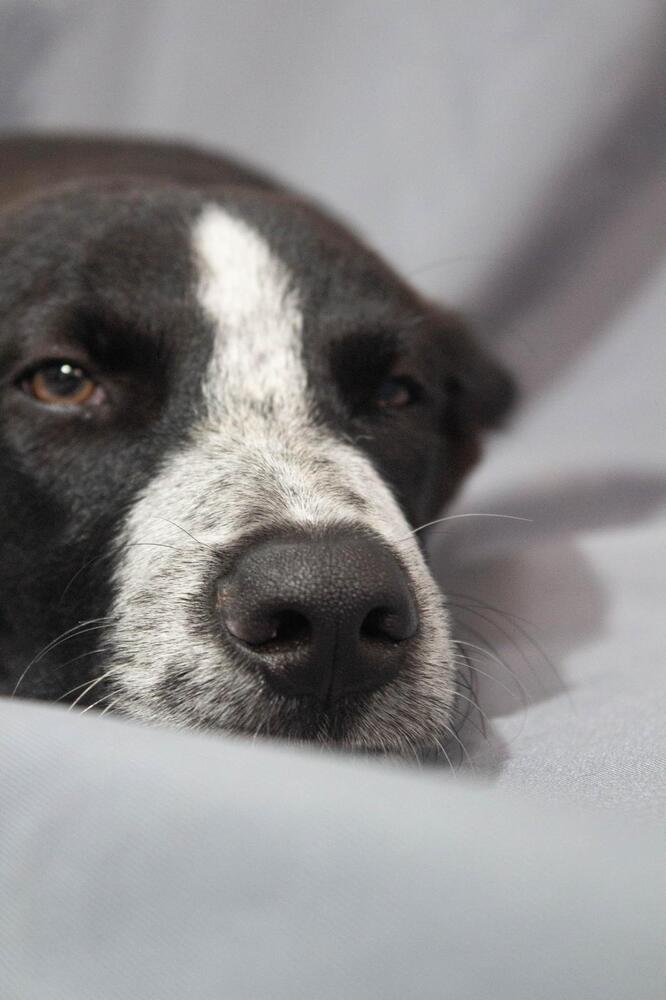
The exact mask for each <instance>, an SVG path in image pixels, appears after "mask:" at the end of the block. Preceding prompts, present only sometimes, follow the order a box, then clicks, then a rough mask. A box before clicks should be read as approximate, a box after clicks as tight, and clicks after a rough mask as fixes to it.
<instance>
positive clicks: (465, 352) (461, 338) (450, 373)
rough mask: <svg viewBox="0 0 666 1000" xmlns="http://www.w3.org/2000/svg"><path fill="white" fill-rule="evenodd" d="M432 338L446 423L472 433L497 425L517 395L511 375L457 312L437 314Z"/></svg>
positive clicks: (509, 409) (499, 425)
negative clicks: (434, 343)
mask: <svg viewBox="0 0 666 1000" xmlns="http://www.w3.org/2000/svg"><path fill="white" fill-rule="evenodd" d="M435 337H436V342H437V355H438V356H437V370H438V371H439V373H440V379H441V382H440V384H441V387H442V390H443V393H444V397H445V400H446V406H445V415H446V421H447V424H448V426H449V427H451V428H453V429H455V430H457V431H458V432H464V433H467V434H472V435H474V434H476V433H479V432H481V431H484V430H489V429H493V428H498V427H501V426H502V424H503V423H504V421H505V420H506V418H507V417H508V416H509V414H510V413H511V411H512V409H513V407H514V405H515V403H516V399H517V395H518V394H517V389H516V384H515V382H514V380H513V378H512V377H511V375H510V374H509V373H508V372H507V371H506V370H505V369H504V367H503V366H502V365H501V363H500V362H499V361H497V360H495V359H494V358H493V357H492V356H491V354H490V353H489V352H488V351H486V350H485V349H484V348H483V347H482V346H481V345H480V344H479V343H478V342H477V341H476V339H475V338H474V337H473V335H472V334H471V332H470V331H469V329H468V327H467V324H466V322H465V321H464V320H463V319H462V318H461V317H460V316H459V315H458V314H457V313H452V312H440V313H439V315H438V323H437V332H436V334H435Z"/></svg>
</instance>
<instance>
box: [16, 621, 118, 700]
mask: <svg viewBox="0 0 666 1000" xmlns="http://www.w3.org/2000/svg"><path fill="white" fill-rule="evenodd" d="M114 620H115V619H114V618H113V617H111V616H106V617H104V618H90V619H89V620H88V621H84V622H79V623H78V624H77V625H74V626H72V628H69V629H67V630H66V631H65V632H63V633H61V635H59V636H57V637H56V638H55V639H52V640H51V642H49V643H48V644H47V645H46V646H44V648H43V649H41V650H40V651H39V653H37V655H36V656H35V657H34V658H33V659H32V660H31V661H30V663H29V664H28V666H27V667H26V668H25V670H24V671H23V673H22V674H21V676H20V677H19V679H18V680H17V682H16V685H15V687H14V690H13V691H12V693H11V697H12V698H13V697H14V695H15V694H16V692H17V691H18V689H19V687H20V685H21V684H22V683H23V680H24V679H25V677H26V675H27V673H28V671H29V670H31V669H32V667H34V666H35V665H36V664H37V663H39V661H40V660H42V659H43V658H44V657H45V656H46V655H47V654H48V653H50V652H51V651H52V650H54V649H56V647H57V646H59V645H60V644H61V643H63V642H67V641H68V640H69V639H77V638H78V637H79V636H81V635H87V633H88V632H96V631H98V630H101V629H104V628H106V627H107V625H108V623H109V622H111V621H114Z"/></svg>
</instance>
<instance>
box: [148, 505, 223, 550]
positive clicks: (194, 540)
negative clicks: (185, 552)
mask: <svg viewBox="0 0 666 1000" xmlns="http://www.w3.org/2000/svg"><path fill="white" fill-rule="evenodd" d="M153 517H155V518H156V519H157V520H158V521H165V522H166V523H167V524H172V525H173V527H174V528H178V530H179V531H182V532H183V533H184V534H186V535H187V537H188V538H191V539H192V541H193V542H196V543H197V545H200V546H201V548H202V549H205V550H206V551H207V552H213V551H214V550H213V547H212V546H211V545H206V543H205V542H202V541H200V539H198V538H197V537H196V536H195V535H193V534H192V532H191V531H188V530H187V528H184V527H183V526H182V524H177V523H176V521H172V520H171V519H170V518H168V517H162V516H161V515H160V514H153Z"/></svg>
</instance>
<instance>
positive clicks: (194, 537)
mask: <svg viewBox="0 0 666 1000" xmlns="http://www.w3.org/2000/svg"><path fill="white" fill-rule="evenodd" d="M0 374H1V380H2V381H1V384H0V503H1V505H2V517H1V523H0V664H3V665H4V671H5V684H6V687H7V689H9V690H11V689H13V688H14V687H15V688H16V690H17V693H18V694H24V695H33V696H38V697H45V698H53V699H56V698H59V697H65V698H67V699H69V700H71V701H73V700H75V699H77V698H79V697H80V698H81V701H80V704H90V705H92V704H95V703H96V702H99V703H100V705H101V706H113V708H115V709H116V710H118V711H120V712H123V713H125V714H128V715H131V716H135V717H138V718H141V719H145V720H155V721H164V722H168V723H173V724H175V725H179V726H196V727H205V728H209V727H221V728H224V729H227V730H232V731H236V732H243V733H251V734H255V733H256V734H262V735H263V734H265V735H285V736H290V737H293V738H299V739H311V740H315V741H318V742H321V743H326V744H330V743H336V744H339V745H342V746H347V747H359V748H362V747H364V748H369V749H387V750H393V751H399V750H405V749H407V748H414V747H415V746H418V747H434V746H436V745H437V743H438V741H440V740H441V739H442V735H443V734H445V733H446V731H447V728H448V727H449V725H450V722H451V713H452V709H453V704H454V699H455V694H456V685H455V675H456V666H455V657H454V655H453V653H452V647H451V643H450V636H449V629H448V624H447V616H446V611H445V607H444V603H443V599H442V597H441V595H440V593H439V591H438V588H437V586H436V585H435V583H434V581H433V579H432V577H431V575H430V573H429V571H428V569H427V566H426V564H425V561H424V558H423V555H422V552H421V549H420V546H419V541H418V538H417V537H416V536H415V535H414V534H413V533H412V531H413V529H414V528H415V527H418V526H419V525H420V524H422V523H423V522H425V521H428V520H429V519H431V518H433V517H434V516H435V515H436V513H437V511H438V509H439V508H440V507H441V504H442V502H443V501H445V500H446V499H448V498H449V497H450V496H451V495H452V494H453V492H454V491H455V489H456V488H457V486H458V484H459V482H460V480H461V478H462V477H463V475H464V473H465V472H466V470H467V469H468V468H469V467H470V466H471V465H472V464H473V462H474V461H475V460H476V457H477V455H478V451H479V439H480V435H481V434H482V432H483V431H484V430H485V429H486V428H488V427H492V426H494V425H496V424H497V423H498V422H499V421H500V420H501V418H502V417H503V415H504V414H505V412H506V410H507V408H508V406H509V403H510V400H511V395H512V392H511V385H510V382H509V380H508V379H507V377H506V376H505V375H504V374H503V373H502V372H501V370H500V369H498V367H497V366H496V365H495V364H494V363H493V362H491V361H490V359H489V358H487V357H486V356H485V355H484V353H483V352H482V351H481V350H480V349H479V348H477V347H476V346H475V344H474V343H473V342H472V340H471V339H470V338H469V337H468V335H467V333H466V332H465V330H464V328H463V327H462V326H461V324H460V323H459V322H458V320H457V319H456V318H455V317H454V316H452V315H449V314H448V313H445V312H443V311H440V310H438V309H436V308H435V307H433V306H431V305H429V304H427V303H425V302H424V301H423V300H422V299H421V298H420V297H419V296H417V295H416V294H415V293H414V292H413V291H412V290H410V289H409V288H408V287H407V286H406V285H405V284H404V283H402V282H401V281H400V280H399V279H398V278H397V276H396V275H395V274H394V273H393V272H392V271H391V270H390V269H389V268H388V267H387V266H386V265H385V264H384V263H383V262H382V261H380V260H379V259H378V258H377V257H376V256H374V255H373V254H372V253H371V252H369V251H368V250H367V249H366V248H365V247H364V246H363V245H362V244H361V243H359V242H358V241H357V240H356V239H355V238H354V237H352V236H351V235H350V234H349V233H348V232H347V231H346V230H344V229H343V228H342V227H340V226H338V225H337V224H335V223H333V222H331V221H330V220H328V219H327V218H326V217H325V216H323V215H321V214H320V213H319V212H317V211H316V210H314V209H313V208H311V207H309V206H307V205H304V204H303V203H301V202H299V201H297V200H296V199H293V198H291V197H288V196H286V195H281V194H275V193H269V192H259V191H251V190H244V189H240V188H238V189H227V190H226V191H220V193H219V195H218V194H215V195H214V196H213V195H211V194H210V193H209V194H207V195H206V196H203V195H199V194H196V193H194V192H187V191H184V190H182V191H181V190H178V189H176V188H174V189H166V188H164V189H162V190H157V191H150V190H145V189H138V188H137V189H134V190H133V189H125V190H121V189H118V190H115V189H114V188H113V186H108V187H107V188H106V189H104V188H102V189H100V188H99V187H98V188H97V189H96V190H93V189H90V188H85V187H81V188H77V189H71V190H66V191H62V192H60V193H57V194H54V195H53V196H51V197H48V198H45V199H44V200H41V201H37V202H34V203H31V204H26V205H25V206H24V207H23V208H21V209H15V210H14V211H13V212H11V213H8V214H7V215H6V217H5V218H4V221H3V222H2V225H1V229H0ZM49 644H51V645H49ZM93 682H95V683H94V684H93Z"/></svg>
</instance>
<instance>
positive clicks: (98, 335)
mask: <svg viewBox="0 0 666 1000" xmlns="http://www.w3.org/2000/svg"><path fill="white" fill-rule="evenodd" d="M58 326H59V329H60V331H61V337H62V339H64V340H66V341H68V342H70V343H73V344H75V345H76V346H78V347H80V348H82V349H83V350H84V351H85V353H86V355H87V356H88V357H90V358H92V360H93V361H94V362H95V364H96V365H97V366H98V367H99V368H100V369H102V370H104V371H105V372H108V373H110V374H116V373H127V372H134V371H139V372H141V371H145V370H146V369H150V368H154V367H157V368H161V367H162V366H163V363H164V341H163V338H162V336H161V335H160V332H159V331H151V330H147V329H144V328H143V327H142V326H140V325H139V324H137V323H134V322H131V321H128V320H127V319H125V318H123V317H120V316H117V315H114V314H113V313H112V312H111V311H109V310H108V309H103V308H96V307H94V306H83V307H78V308H77V309H75V310H74V311H72V312H70V313H68V314H66V315H65V316H63V317H62V318H61V320H60V322H59V324H58Z"/></svg>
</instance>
